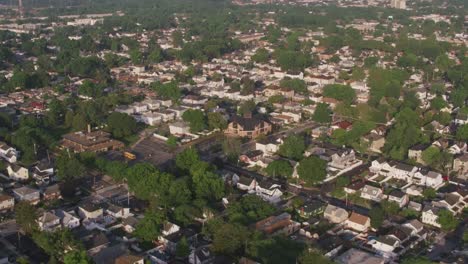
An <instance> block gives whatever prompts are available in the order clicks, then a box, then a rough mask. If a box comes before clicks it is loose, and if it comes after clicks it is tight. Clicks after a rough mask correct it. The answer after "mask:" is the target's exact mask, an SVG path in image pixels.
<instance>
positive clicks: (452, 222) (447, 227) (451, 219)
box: [437, 209, 459, 231]
mask: <svg viewBox="0 0 468 264" xmlns="http://www.w3.org/2000/svg"><path fill="white" fill-rule="evenodd" d="M437 216H438V218H437V222H438V223H439V224H440V226H441V228H442V230H444V231H451V230H454V229H455V228H457V226H458V223H459V221H458V219H457V218H455V216H454V215H453V214H452V212H450V211H449V210H447V209H442V210H440V211H439V213H438V214H437Z"/></svg>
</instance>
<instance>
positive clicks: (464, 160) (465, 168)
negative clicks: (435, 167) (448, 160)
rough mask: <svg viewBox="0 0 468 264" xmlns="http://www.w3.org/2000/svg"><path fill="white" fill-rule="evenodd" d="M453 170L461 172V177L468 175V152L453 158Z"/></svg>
mask: <svg viewBox="0 0 468 264" xmlns="http://www.w3.org/2000/svg"><path fill="white" fill-rule="evenodd" d="M453 170H454V171H456V172H458V173H459V176H461V178H465V179H466V178H467V177H468V153H465V154H463V155H461V156H458V157H456V158H455V159H454V160H453Z"/></svg>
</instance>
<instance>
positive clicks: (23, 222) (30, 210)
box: [15, 201, 38, 234]
mask: <svg viewBox="0 0 468 264" xmlns="http://www.w3.org/2000/svg"><path fill="white" fill-rule="evenodd" d="M37 217H38V215H37V212H36V208H34V206H32V205H31V204H30V203H28V202H24V201H21V202H19V203H17V204H16V206H15V219H16V223H17V224H18V225H19V226H20V227H21V229H22V230H23V231H24V232H25V233H27V234H30V233H32V232H34V231H36V230H37V228H38V226H37V222H36V220H37Z"/></svg>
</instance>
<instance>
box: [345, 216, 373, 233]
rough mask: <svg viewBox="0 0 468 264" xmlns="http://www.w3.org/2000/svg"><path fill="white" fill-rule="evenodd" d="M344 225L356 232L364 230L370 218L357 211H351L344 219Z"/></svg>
mask: <svg viewBox="0 0 468 264" xmlns="http://www.w3.org/2000/svg"><path fill="white" fill-rule="evenodd" d="M345 225H346V227H348V228H351V229H353V230H355V231H358V232H365V231H367V229H369V227H370V226H371V225H370V218H369V217H367V216H365V215H361V214H358V213H355V212H353V213H351V216H350V217H349V218H348V219H347V220H346V221H345Z"/></svg>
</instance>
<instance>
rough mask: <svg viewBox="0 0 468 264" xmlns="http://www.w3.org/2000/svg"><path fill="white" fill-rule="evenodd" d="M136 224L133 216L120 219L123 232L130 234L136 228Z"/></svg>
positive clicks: (136, 220)
mask: <svg viewBox="0 0 468 264" xmlns="http://www.w3.org/2000/svg"><path fill="white" fill-rule="evenodd" d="M137 224H138V219H136V218H135V217H133V216H129V217H127V218H124V219H123V220H122V227H123V229H124V230H125V232H127V233H129V234H131V233H133V231H135V229H136V225H137Z"/></svg>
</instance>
